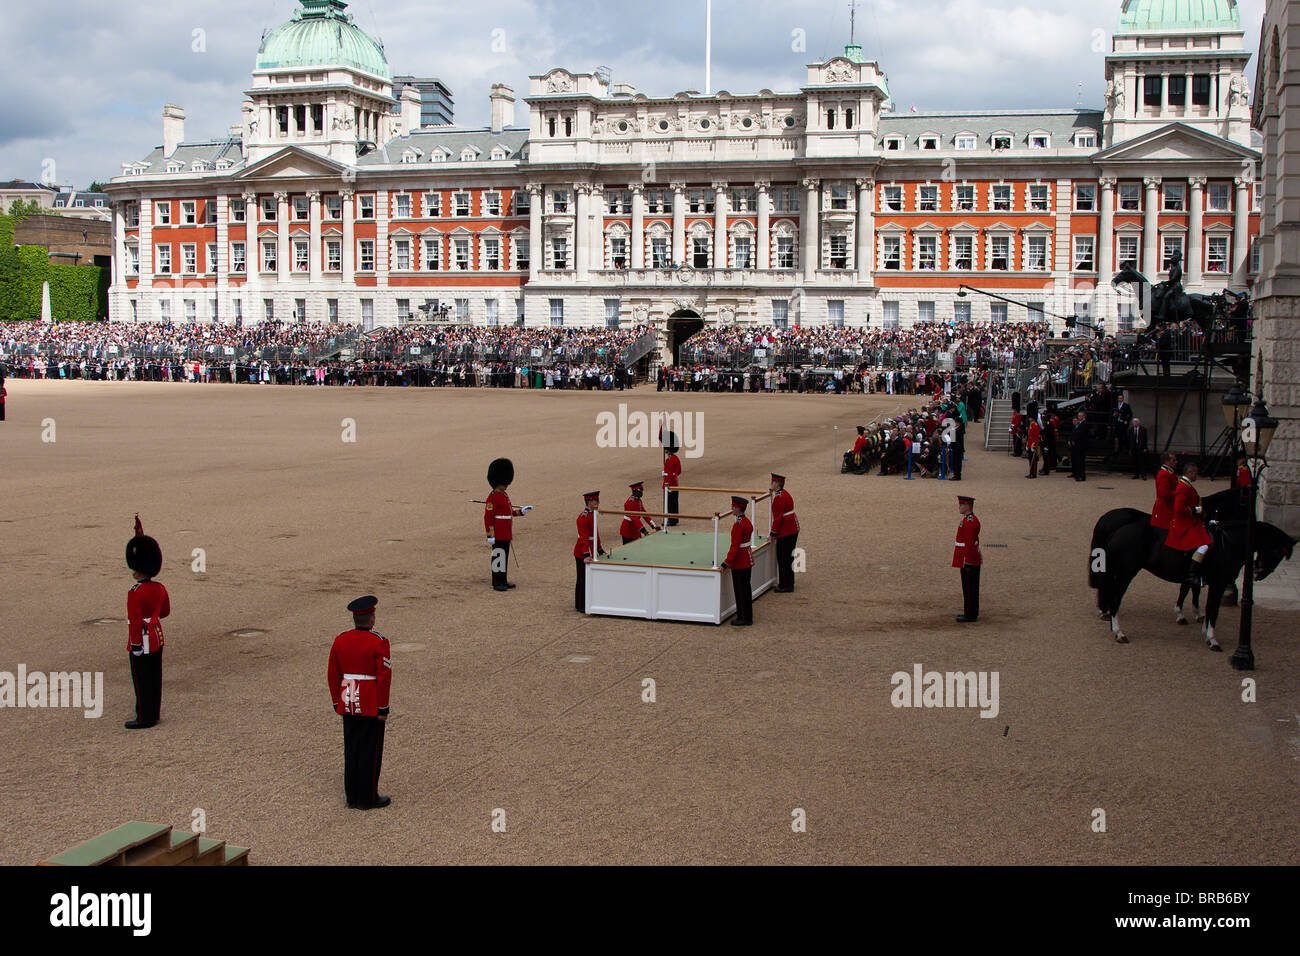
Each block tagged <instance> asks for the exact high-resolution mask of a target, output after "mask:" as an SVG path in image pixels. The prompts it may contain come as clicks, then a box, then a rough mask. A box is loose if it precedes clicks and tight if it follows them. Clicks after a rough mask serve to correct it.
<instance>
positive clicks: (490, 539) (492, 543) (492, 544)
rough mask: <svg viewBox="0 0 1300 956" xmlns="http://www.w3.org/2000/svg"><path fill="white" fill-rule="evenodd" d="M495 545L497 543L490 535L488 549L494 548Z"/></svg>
mask: <svg viewBox="0 0 1300 956" xmlns="http://www.w3.org/2000/svg"><path fill="white" fill-rule="evenodd" d="M496 543H497V539H496V538H494V537H492V535H488V547H489V548H491V547H495V546H496Z"/></svg>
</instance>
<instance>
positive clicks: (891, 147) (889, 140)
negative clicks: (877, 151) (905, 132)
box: [885, 136, 903, 153]
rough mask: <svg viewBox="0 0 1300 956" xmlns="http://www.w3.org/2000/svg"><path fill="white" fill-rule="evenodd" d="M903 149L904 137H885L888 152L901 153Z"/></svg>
mask: <svg viewBox="0 0 1300 956" xmlns="http://www.w3.org/2000/svg"><path fill="white" fill-rule="evenodd" d="M902 148H903V137H901V136H886V137H885V150H886V151H887V152H891V153H893V152H899V151H900V150H902Z"/></svg>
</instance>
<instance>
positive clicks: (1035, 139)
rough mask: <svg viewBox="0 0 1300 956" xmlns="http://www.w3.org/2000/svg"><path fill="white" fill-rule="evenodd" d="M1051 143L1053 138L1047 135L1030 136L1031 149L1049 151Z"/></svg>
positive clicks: (1032, 134) (1031, 134) (1036, 134)
mask: <svg viewBox="0 0 1300 956" xmlns="http://www.w3.org/2000/svg"><path fill="white" fill-rule="evenodd" d="M1051 143H1052V137H1050V136H1048V135H1047V134H1046V133H1030V134H1029V148H1030V149H1047V148H1048V147H1049V146H1050V145H1051Z"/></svg>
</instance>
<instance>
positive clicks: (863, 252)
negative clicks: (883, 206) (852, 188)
mask: <svg viewBox="0 0 1300 956" xmlns="http://www.w3.org/2000/svg"><path fill="white" fill-rule="evenodd" d="M857 185H858V234H857V239H858V243H857V245H858V248H857V252H856V257H857V261H856V263H855V265H856V266H857V267H858V281H859V282H870V281H871V245H872V243H873V242H874V241H875V239H874V236H875V234H876V215H875V212H876V210H875V206H876V181H875V180H874V179H859V180H858V181H857Z"/></svg>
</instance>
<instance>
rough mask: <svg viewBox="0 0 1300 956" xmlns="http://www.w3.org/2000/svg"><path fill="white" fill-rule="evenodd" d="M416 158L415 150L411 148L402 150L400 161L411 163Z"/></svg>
mask: <svg viewBox="0 0 1300 956" xmlns="http://www.w3.org/2000/svg"><path fill="white" fill-rule="evenodd" d="M418 158H419V157H418V156H417V155H416V152H415V150H413V149H408V150H404V151H403V152H402V162H404V163H413V162H415V161H416V159H418Z"/></svg>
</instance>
